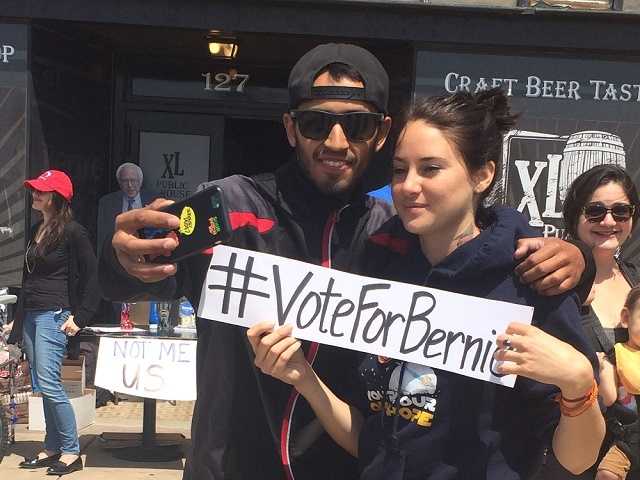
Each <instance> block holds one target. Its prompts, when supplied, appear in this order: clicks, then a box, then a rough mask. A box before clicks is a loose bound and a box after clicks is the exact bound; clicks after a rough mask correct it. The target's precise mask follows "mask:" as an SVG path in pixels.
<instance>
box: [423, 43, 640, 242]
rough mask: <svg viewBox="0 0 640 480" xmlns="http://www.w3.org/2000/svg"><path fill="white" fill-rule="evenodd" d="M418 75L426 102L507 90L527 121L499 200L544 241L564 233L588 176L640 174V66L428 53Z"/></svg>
mask: <svg viewBox="0 0 640 480" xmlns="http://www.w3.org/2000/svg"><path fill="white" fill-rule="evenodd" d="M416 72H417V78H416V95H419V96H421V95H443V94H447V93H454V92H458V91H468V92H478V91H481V90H485V89H488V88H492V87H501V88H503V89H504V90H505V92H506V93H507V95H508V96H509V97H510V101H511V107H512V110H514V111H515V112H518V113H520V118H519V120H518V125H517V126H518V129H517V130H512V131H510V132H509V133H508V134H507V135H506V136H505V139H504V144H503V152H502V167H503V168H502V175H501V177H500V181H499V182H498V185H497V187H496V190H495V191H494V199H495V200H497V201H498V202H501V203H506V204H508V205H511V206H513V207H515V208H517V209H518V210H519V211H521V212H523V213H524V214H525V215H526V216H527V217H528V218H529V224H530V225H531V226H533V227H537V228H539V229H540V230H541V232H542V233H543V234H544V235H545V236H556V237H562V236H563V235H564V225H563V222H562V205H563V202H564V200H565V198H566V194H567V191H568V188H569V186H570V185H571V183H572V182H573V180H575V178H576V177H578V176H579V175H580V174H581V173H583V172H584V171H586V170H588V169H590V168H592V167H594V166H596V165H601V164H617V165H620V166H622V167H625V168H626V169H627V171H628V172H629V173H630V174H631V176H632V178H634V179H635V178H637V177H638V176H639V175H640V164H639V163H638V161H637V159H638V158H640V142H637V141H636V139H637V138H639V137H640V109H638V105H637V103H638V102H640V82H638V81H637V80H634V79H638V78H640V64H637V63H633V62H620V61H608V60H593V59H580V58H566V57H560V56H558V57H544V58H543V57H536V56H524V55H523V56H515V55H514V56H505V55H491V54H484V53H482V54H473V53H464V54H459V53H448V52H442V51H438V52H431V51H429V52H427V51H422V52H419V54H418V57H417V68H416ZM629 243H631V244H636V247H635V248H633V247H632V248H631V250H634V251H635V250H640V243H638V241H637V240H632V241H630V242H629ZM627 249H628V248H627Z"/></svg>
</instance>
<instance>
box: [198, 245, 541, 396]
mask: <svg viewBox="0 0 640 480" xmlns="http://www.w3.org/2000/svg"><path fill="white" fill-rule="evenodd" d="M200 299H201V300H200V305H199V308H198V316H200V317H202V318H206V319H209V320H216V321H220V322H225V323H231V324H234V325H240V326H243V327H250V326H251V325H253V324H255V323H257V322H260V321H264V320H273V321H274V322H277V323H278V324H280V325H283V324H285V323H287V324H292V325H293V327H294V329H293V336H294V337H296V338H300V339H304V340H310V341H314V342H319V343H323V344H328V345H334V346H337V347H342V348H348V349H352V350H359V351H362V352H368V353H372V354H375V355H382V356H385V357H390V358H396V359H399V360H407V361H409V362H414V363H418V364H422V365H428V366H430V367H433V368H439V369H442V370H448V371H450V372H455V373H459V374H462V375H466V376H469V377H473V378H478V379H481V380H485V381H489V382H493V383H497V384H501V385H506V386H510V387H512V386H513V384H514V383H515V376H514V375H507V376H501V375H500V374H496V372H495V363H496V361H495V360H494V358H493V353H494V352H495V350H496V348H497V346H496V335H498V334H499V333H502V332H504V331H505V330H506V328H507V325H508V324H509V323H510V322H520V323H527V324H530V323H531V318H532V316H533V308H532V307H529V306H524V305H516V304H512V303H507V302H499V301H495V300H487V299H483V298H478V297H471V296H468V295H460V294H457V293H451V292H446V291H443V290H436V289H433V288H425V287H420V286H416V285H409V284H405V283H400V282H392V281H388V280H380V279H375V278H369V277H363V276H359V275H354V274H351V273H344V272H340V271H338V270H331V269H328V268H324V267H319V266H317V265H312V264H308V263H304V262H299V261H296V260H290V259H286V258H283V257H278V256H275V255H269V254H265V253H258V252H253V251H249V250H242V249H238V248H232V247H227V246H218V247H215V249H214V255H213V256H212V259H211V264H210V266H209V272H208V274H207V277H206V279H205V282H204V284H203V286H202V295H201V297H200Z"/></svg>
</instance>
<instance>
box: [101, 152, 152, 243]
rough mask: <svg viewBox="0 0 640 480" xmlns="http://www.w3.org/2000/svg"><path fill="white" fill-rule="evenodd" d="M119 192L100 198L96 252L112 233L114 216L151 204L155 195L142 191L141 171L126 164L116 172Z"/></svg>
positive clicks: (134, 165) (132, 164) (132, 165)
mask: <svg viewBox="0 0 640 480" xmlns="http://www.w3.org/2000/svg"><path fill="white" fill-rule="evenodd" d="M116 179H117V180H118V185H120V190H119V191H117V192H113V193H108V194H106V195H104V196H103V197H102V198H100V202H99V204H98V252H100V251H101V250H102V244H103V242H104V240H105V239H106V238H109V237H110V236H111V235H112V234H113V231H114V226H115V219H116V215H119V214H121V213H122V212H127V211H129V210H132V209H134V208H142V207H144V206H145V205H148V204H149V203H151V202H152V201H153V200H154V199H155V198H156V196H157V195H155V194H153V193H149V192H146V191H145V190H142V189H141V188H142V180H143V174H142V169H141V168H140V167H139V166H138V165H136V164H135V163H131V162H126V163H123V164H122V165H120V166H119V167H118V168H117V170H116Z"/></svg>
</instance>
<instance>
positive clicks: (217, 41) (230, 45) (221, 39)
mask: <svg viewBox="0 0 640 480" xmlns="http://www.w3.org/2000/svg"><path fill="white" fill-rule="evenodd" d="M207 42H208V43H209V53H210V54H211V56H213V57H216V58H220V59H224V60H233V59H234V58H236V56H237V55H238V39H237V38H236V37H234V36H233V35H229V34H225V33H222V32H220V31H218V30H211V31H210V32H209V33H208V34H207Z"/></svg>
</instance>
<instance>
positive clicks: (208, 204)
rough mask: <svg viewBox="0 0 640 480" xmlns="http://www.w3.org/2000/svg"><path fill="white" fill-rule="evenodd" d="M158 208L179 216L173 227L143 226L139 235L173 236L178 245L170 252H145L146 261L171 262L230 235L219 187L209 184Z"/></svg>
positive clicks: (228, 237) (227, 217) (147, 236)
mask: <svg viewBox="0 0 640 480" xmlns="http://www.w3.org/2000/svg"><path fill="white" fill-rule="evenodd" d="M160 211H162V212H167V213H171V214H172V215H175V216H176V217H178V218H179V219H180V227H179V228H177V229H175V230H167V229H159V228H143V229H140V230H138V236H139V237H140V238H165V237H173V238H175V239H176V241H177V242H178V246H177V247H176V248H175V249H174V250H173V251H172V252H171V254H170V255H156V256H153V255H145V259H146V261H147V262H152V263H175V262H178V261H180V260H182V259H183V258H187V257H189V256H191V255H194V254H196V253H199V252H201V251H202V250H205V249H207V248H209V247H212V246H214V245H217V244H219V243H224V242H227V241H228V240H229V239H230V238H231V227H230V224H229V216H228V213H227V209H226V207H225V204H224V196H223V194H222V189H221V188H220V187H218V186H215V185H214V186H212V187H209V188H207V189H205V190H202V191H200V192H198V193H196V194H194V195H192V196H191V197H189V198H187V199H185V200H181V201H179V202H176V203H173V204H171V205H169V206H168V207H165V208H162V209H161V210H160Z"/></svg>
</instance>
